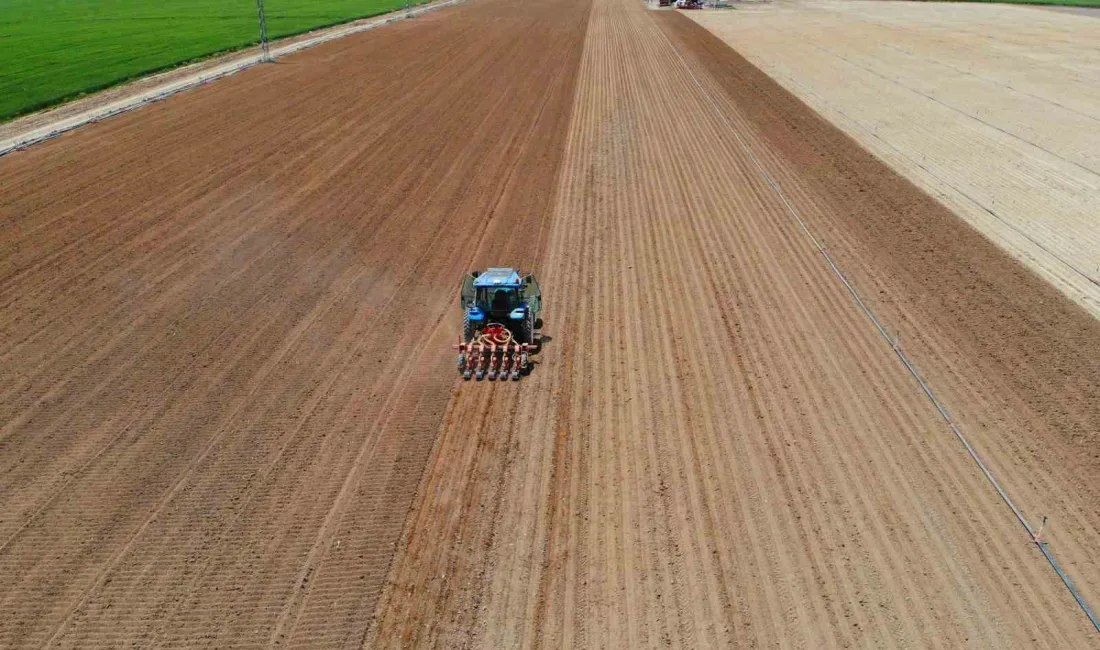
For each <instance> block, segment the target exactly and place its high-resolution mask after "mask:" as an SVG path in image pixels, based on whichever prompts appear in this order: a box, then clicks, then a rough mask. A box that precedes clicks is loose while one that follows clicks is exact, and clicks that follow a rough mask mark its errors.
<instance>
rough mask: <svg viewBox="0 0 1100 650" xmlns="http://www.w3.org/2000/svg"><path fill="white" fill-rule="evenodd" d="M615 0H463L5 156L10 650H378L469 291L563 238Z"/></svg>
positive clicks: (2, 339) (2, 622)
mask: <svg viewBox="0 0 1100 650" xmlns="http://www.w3.org/2000/svg"><path fill="white" fill-rule="evenodd" d="M586 10H587V9H586V5H585V4H584V3H583V2H569V1H562V2H556V3H550V4H545V3H543V4H540V5H533V4H531V5H522V6H520V5H516V4H514V3H510V2H503V1H501V2H497V1H487V2H479V3H476V5H472V6H462V7H460V8H455V9H450V10H444V11H441V12H439V13H437V14H432V15H430V16H427V17H424V18H421V19H416V20H412V21H408V22H403V23H401V24H398V25H394V26H392V27H387V28H384V29H380V30H375V31H373V32H370V33H368V34H365V35H362V36H356V37H351V38H348V39H346V40H341V41H338V42H333V43H330V44H328V45H325V46H321V47H318V48H316V49H314V50H311V51H309V52H307V53H303V54H301V55H298V56H294V57H290V58H287V59H285V60H282V61H280V62H279V63H277V64H275V65H270V66H262V67H259V68H255V69H252V70H249V71H247V72H245V73H241V74H239V75H236V76H234V77H233V78H231V79H227V80H225V81H223V82H220V83H218V84H215V85H212V86H208V87H205V88H202V89H199V90H196V91H192V92H189V93H186V94H184V95H181V96H178V97H176V98H174V99H173V100H171V101H168V102H164V103H162V104H158V105H155V106H152V107H149V108H147V109H144V110H142V111H139V112H137V113H133V114H130V115H126V116H123V117H120V118H118V119H113V120H110V121H107V122H104V123H100V124H98V125H94V126H90V127H88V128H85V129H81V130H80V131H78V132H74V133H71V134H69V135H66V136H64V137H62V138H60V139H58V140H56V141H54V142H51V143H48V144H46V145H43V146H39V147H35V148H33V149H31V150H29V151H26V152H23V153H18V154H14V155H12V156H10V157H8V158H5V159H4V160H3V161H0V185H2V186H3V188H4V190H3V193H2V196H0V305H3V308H2V311H0V358H2V367H3V368H4V370H2V371H0V395H2V397H0V495H2V498H0V647H5V648H27V647H39V646H42V645H47V644H50V645H56V646H65V647H78V648H96V647H102V648H107V647H111V648H116V647H121V646H123V645H129V644H139V645H157V646H158V647H160V646H173V647H174V646H189V647H191V646H193V645H195V644H202V645H209V646H211V647H229V646H234V647H239V646H241V645H250V644H254V643H258V644H268V643H271V644H274V645H278V646H283V645H286V646H295V645H306V646H308V647H344V646H346V645H348V644H351V645H356V644H357V643H358V641H359V640H360V639H361V637H362V635H363V633H364V630H365V628H366V625H367V623H368V622H369V620H370V612H371V611H372V609H373V607H374V602H375V600H376V598H377V596H378V593H379V590H380V588H381V586H382V584H383V579H384V577H385V575H386V572H387V570H388V567H389V566H390V562H391V558H392V556H393V553H394V546H395V544H396V542H397V541H398V537H399V535H400V532H401V529H402V526H403V524H404V521H405V517H406V513H407V512H408V509H409V506H410V503H411V500H412V498H413V496H414V494H415V491H416V487H417V484H418V482H419V480H420V477H421V474H422V470H423V467H424V463H425V461H426V459H427V457H428V454H429V452H430V450H431V448H432V444H433V442H434V440H435V437H436V433H437V431H438V430H439V423H440V420H441V418H442V417H443V414H444V410H445V408H446V405H447V402H448V401H449V399H450V397H451V393H452V391H453V386H454V381H455V372H454V368H453V353H452V351H451V350H450V349H449V346H450V344H451V342H452V339H453V337H454V336H455V332H456V331H457V322H456V316H457V311H458V310H457V309H456V308H455V305H454V296H455V292H456V291H457V287H458V280H459V279H460V277H461V275H462V273H464V272H465V271H467V270H468V269H470V268H475V267H476V266H477V265H479V264H481V265H483V264H486V263H487V262H498V263H514V264H519V265H524V264H527V263H529V262H530V261H531V260H534V259H536V258H537V257H538V255H539V251H540V250H541V248H542V240H541V238H540V232H541V231H542V230H543V229H544V223H545V221H546V219H547V216H548V214H549V213H548V208H549V206H550V204H551V200H552V198H553V188H554V185H555V179H556V170H557V168H558V165H559V161H560V159H561V152H562V140H563V137H564V134H565V129H566V126H567V121H568V115H569V109H570V101H571V97H572V85H571V84H572V82H573V79H574V77H575V69H576V66H577V63H578V58H579V53H580V46H581V43H582V40H583V36H584V23H585V17H586Z"/></svg>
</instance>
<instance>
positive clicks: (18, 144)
mask: <svg viewBox="0 0 1100 650" xmlns="http://www.w3.org/2000/svg"><path fill="white" fill-rule="evenodd" d="M460 2H465V0H443V1H442V2H436V3H433V4H429V5H425V6H422V7H418V8H416V9H411V10H410V9H408V8H407V7H406V8H404V9H397V10H395V11H393V12H392V13H391V15H390V16H388V17H386V18H382V19H379V20H374V21H371V22H369V23H364V24H359V25H352V26H350V27H349V26H336V27H333V28H332V29H331V30H329V31H327V32H324V33H321V34H320V35H318V36H314V37H313V38H307V39H305V40H302V41H298V42H297V43H290V44H288V45H284V46H282V47H279V48H276V49H274V50H271V51H270V52H268V51H267V49H266V45H264V52H262V53H260V54H257V55H254V56H250V57H246V58H244V59H242V60H240V61H237V62H235V63H229V64H225V65H223V66H218V67H216V68H215V69H214V71H213V72H211V73H210V74H207V75H199V76H198V77H196V78H194V79H193V80H191V81H187V82H180V83H178V84H174V83H168V84H166V85H167V86H169V87H168V88H167V89H165V90H161V91H159V92H156V91H147V92H145V93H139V94H137V95H134V96H133V97H130V98H129V99H124V100H121V102H118V103H116V104H109V105H108V106H114V108H100V109H89V110H87V111H85V112H83V113H78V114H77V115H76V116H75V117H72V118H67V119H62V120H59V121H58V122H57V123H55V124H54V125H53V126H52V127H44V129H34V130H32V131H31V132H30V133H31V134H32V135H30V136H18V135H17V136H15V137H13V138H12V139H10V140H7V141H6V142H0V158H3V157H4V156H6V155H8V154H10V153H13V152H15V151H22V150H24V149H26V148H27V147H31V146H34V145H36V144H40V143H42V142H46V141H47V140H53V139H54V138H56V137H58V136H60V135H63V134H65V133H68V132H69V131H75V130H76V129H79V128H80V127H82V126H85V125H87V124H94V123H96V122H99V121H102V120H106V119H109V118H112V117H115V116H116V115H122V114H123V113H129V112H130V111H134V110H137V109H139V108H141V107H142V106H147V105H149V104H152V103H155V102H159V101H162V100H165V99H168V98H169V97H172V96H173V95H176V94H179V93H182V92H184V91H186V90H191V89H193V88H198V87H199V86H205V85H206V84H208V83H211V82H214V81H217V80H219V79H222V78H224V77H228V76H229V75H232V74H236V73H238V72H240V71H242V70H247V69H249V68H252V67H254V66H257V65H259V64H261V63H266V62H270V61H274V60H275V59H276V58H278V57H280V56H285V55H287V54H291V53H293V52H297V51H299V50H304V49H308V48H311V47H314V46H315V45H320V44H321V43H327V42H329V41H334V40H336V39H338V38H343V37H345V36H351V35H352V34H358V33H359V32H365V31H367V30H371V29H375V28H377V27H382V26H384V25H389V24H390V23H395V22H397V21H399V20H405V19H406V18H414V17H416V16H419V15H420V14H423V13H427V12H429V11H435V10H436V9H442V8H443V7H447V6H450V5H453V4H458V3H460ZM399 12H400V13H399ZM43 131H44V132H43ZM35 133H37V134H38V135H33V134H35Z"/></svg>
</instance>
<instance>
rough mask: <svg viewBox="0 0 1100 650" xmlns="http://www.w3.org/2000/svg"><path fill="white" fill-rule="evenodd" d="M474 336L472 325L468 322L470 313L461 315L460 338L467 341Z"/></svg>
mask: <svg viewBox="0 0 1100 650" xmlns="http://www.w3.org/2000/svg"><path fill="white" fill-rule="evenodd" d="M473 336H474V327H473V324H472V323H470V315H469V314H467V315H465V316H463V317H462V340H463V342H465V343H469V342H470V339H472V338H473Z"/></svg>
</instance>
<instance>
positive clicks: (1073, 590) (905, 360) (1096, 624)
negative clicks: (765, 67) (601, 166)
mask: <svg viewBox="0 0 1100 650" xmlns="http://www.w3.org/2000/svg"><path fill="white" fill-rule="evenodd" d="M656 28H657V31H659V32H660V33H661V36H663V37H664V39H665V42H666V43H667V44H668V46H669V48H670V49H672V51H673V52H674V53H675V54H676V57H677V58H679V59H680V63H682V64H683V65H684V69H685V70H687V73H688V75H690V76H691V79H692V80H693V81H694V82H695V85H696V86H698V87H699V90H700V91H702V93H703V96H704V97H706V98H707V101H708V102H709V103H710V105H711V108H713V109H714V112H715V113H716V114H717V115H718V117H720V118H721V119H722V121H723V122H725V124H726V126H727V127H729V130H730V133H732V134H733V137H734V139H736V140H737V143H738V144H739V145H740V146H741V148H742V149H743V150H744V151H745V153H746V154H748V156H749V159H750V160H752V162H753V164H754V165H755V166H756V169H757V171H759V172H760V175H761V176H762V177H763V179H764V180H765V181H766V182H767V184H768V186H769V187H771V188H772V190H773V191H774V192H775V194H776V196H778V197H779V200H780V201H781V202H782V203H783V205H784V207H786V209H787V212H789V213H790V215H791V216H792V217H794V219H795V221H796V222H798V225H799V227H800V228H801V229H802V232H804V233H806V236H807V237H808V238H809V239H810V241H811V242H812V243H813V245H814V248H816V249H817V251H818V252H819V253H821V256H822V257H823V258H825V261H826V262H827V263H828V265H829V268H830V269H832V271H833V273H834V274H835V275H836V277H837V278H839V279H840V281H841V282H842V283H843V284H844V287H845V288H846V289H847V290H848V293H850V294H851V295H852V298H853V299H855V301H856V304H857V305H858V306H859V308H860V310H861V311H862V312H863V313H864V314H866V315H867V317H868V318H869V319H871V322H872V323H873V324H874V326H875V329H877V330H878V333H879V334H880V335H882V338H884V339H886V342H887V343H889V344H890V347H891V349H893V351H894V354H896V355H897V357H898V359H900V360H901V362H902V364H904V365H905V368H906V370H908V371H909V374H911V375H912V376H913V378H914V379H916V381H917V384H919V385H920V388H921V390H922V391H924V394H925V396H927V397H928V400H929V401H931V402H932V405H933V406H935V407H936V410H937V411H938V412H939V414H940V416H941V417H942V418H943V420H944V422H946V423H947V426H948V427H949V428H950V429H951V433H953V434H955V437H956V438H958V440H959V442H961V443H962V444H963V446H964V447H966V453H968V454H970V458H971V459H973V460H974V463H975V464H977V466H978V469H980V470H981V471H982V474H984V475H985V478H986V479H987V480H988V481H989V483H990V485H992V486H993V489H994V490H996V491H997V494H998V495H1000V497H1001V500H1002V501H1004V503H1005V505H1007V506H1008V507H1009V509H1010V510H1012V514H1013V515H1015V517H1016V520H1017V521H1019V522H1020V525H1021V526H1023V527H1024V530H1026V531H1027V534H1028V536H1029V537H1030V538H1031V541H1032V542H1033V543H1034V544H1035V546H1037V547H1038V548H1039V550H1040V551H1041V552H1042V554H1043V557H1045V558H1046V559H1047V562H1048V563H1050V566H1051V568H1052V569H1054V572H1055V573H1057V574H1058V577H1059V578H1060V579H1061V580H1062V584H1064V585H1065V586H1066V589H1068V590H1069V592H1070V594H1072V595H1073V599H1074V600H1076V601H1077V605H1078V606H1079V607H1080V608H1081V611H1082V612H1084V613H1085V616H1087V617H1088V619H1089V622H1090V623H1092V627H1093V628H1095V630H1096V631H1097V632H1098V633H1100V619H1097V617H1096V614H1095V613H1094V612H1093V610H1092V608H1091V607H1089V604H1088V603H1087V602H1085V598H1084V596H1082V595H1081V593H1080V592H1079V591H1078V590H1077V587H1076V586H1074V584H1073V580H1071V579H1070V577H1069V576H1068V575H1066V572H1065V571H1064V570H1062V567H1061V565H1059V564H1058V561H1057V560H1055V559H1054V554H1053V553H1052V552H1051V551H1050V549H1049V548H1047V544H1046V542H1044V541H1042V540H1041V539H1040V538H1039V534H1038V532H1041V530H1042V529H1041V528H1040V530H1039V531H1038V532H1037V531H1036V530H1035V529H1034V528H1033V527H1032V526H1031V524H1030V523H1028V521H1027V518H1026V517H1024V515H1023V513H1022V512H1020V509H1019V508H1017V507H1016V504H1015V503H1013V502H1012V499H1011V498H1009V496H1008V493H1007V492H1005V490H1004V488H1003V487H1001V484H1000V482H999V481H997V479H996V477H994V476H993V472H991V471H989V467H988V466H986V464H985V462H984V461H982V459H981V456H979V455H978V452H977V451H975V449H974V447H973V445H971V444H970V441H969V440H967V438H966V436H964V435H963V433H962V431H961V430H960V429H959V427H958V426H957V425H956V424H955V421H954V419H952V417H951V415H950V414H949V413H948V412H947V409H946V408H945V407H944V406H943V403H942V402H940V400H939V399H938V398H937V397H936V394H935V393H934V392H933V391H932V387H931V386H929V385H928V382H926V381H925V380H924V378H923V377H921V374H920V373H919V372H917V368H916V366H914V365H913V362H912V361H910V359H909V357H908V355H906V354H905V352H903V351H902V349H901V345H900V344H899V343H898V340H897V338H891V337H890V334H889V333H888V332H887V331H886V328H885V327H883V325H882V322H881V321H880V320H879V319H878V317H876V316H875V314H874V312H872V311H871V308H870V307H868V306H867V303H865V302H864V301H863V298H862V297H861V296H860V295H859V292H858V291H856V288H855V287H854V286H852V283H851V282H849V281H848V278H847V277H846V276H845V275H844V273H843V271H841V270H840V267H839V266H837V264H836V262H835V261H833V258H832V256H831V255H829V252H828V251H827V250H825V245H824V244H822V243H821V241H820V240H819V239H818V238H817V237H816V236H814V234H813V231H811V230H810V227H809V226H808V225H806V222H805V221H804V220H803V219H802V217H801V216H800V215H799V214H798V211H797V210H795V208H794V206H793V205H791V202H790V201H788V200H787V196H786V195H785V194H784V193H783V190H782V188H780V186H779V183H777V182H776V181H775V180H774V179H773V178H772V177H771V175H770V174H769V173H768V172H767V170H766V169H765V168H764V165H763V164H762V163H761V162H760V159H759V158H758V157H757V156H756V153H755V152H754V151H753V150H752V147H751V146H749V143H748V142H747V141H746V140H745V139H744V138H742V137H741V134H740V133H738V132H737V129H736V128H735V127H734V125H733V123H732V122H731V121H730V119H729V118H728V117H727V116H726V114H725V113H723V112H722V109H721V108H720V107H719V105H718V102H716V101H715V100H714V97H713V96H711V94H710V92H708V91H707V89H706V87H705V86H704V85H703V83H702V82H701V81H700V80H699V77H697V76H696V75H695V72H694V71H693V70H692V69H691V66H690V65H688V62H687V60H686V59H684V56H683V55H682V54H681V53H680V50H679V49H677V48H676V46H675V45H674V44H673V43H672V39H670V38H669V37H668V34H666V33H665V31H664V30H663V29H661V28H660V26H656Z"/></svg>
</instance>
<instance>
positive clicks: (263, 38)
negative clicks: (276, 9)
mask: <svg viewBox="0 0 1100 650" xmlns="http://www.w3.org/2000/svg"><path fill="white" fill-rule="evenodd" d="M256 13H257V14H259V18H260V47H261V48H262V49H263V52H264V55H263V59H262V60H263V61H270V60H271V51H270V50H269V49H268V47H267V18H265V17H264V0H256Z"/></svg>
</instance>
